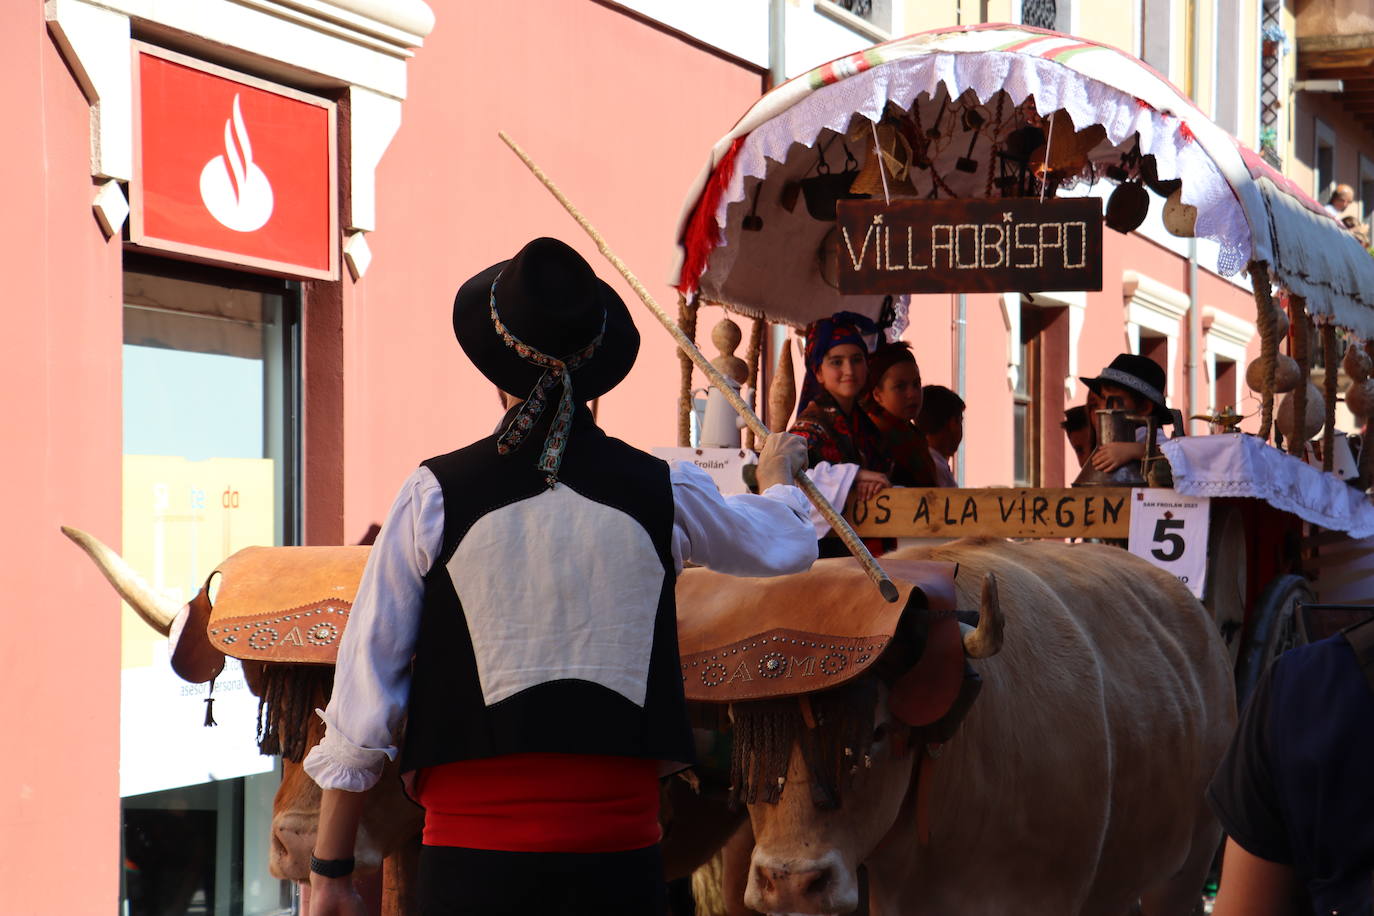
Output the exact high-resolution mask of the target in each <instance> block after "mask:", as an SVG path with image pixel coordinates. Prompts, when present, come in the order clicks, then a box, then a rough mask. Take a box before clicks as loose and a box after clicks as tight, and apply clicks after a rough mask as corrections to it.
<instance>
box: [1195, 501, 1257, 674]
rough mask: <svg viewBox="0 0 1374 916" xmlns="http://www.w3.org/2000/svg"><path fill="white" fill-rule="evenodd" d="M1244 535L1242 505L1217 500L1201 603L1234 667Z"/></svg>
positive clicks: (1240, 615) (1240, 610)
mask: <svg viewBox="0 0 1374 916" xmlns="http://www.w3.org/2000/svg"><path fill="white" fill-rule="evenodd" d="M1245 538H1246V532H1245V520H1244V519H1243V518H1242V517H1241V513H1240V509H1239V508H1237V507H1236V506H1234V505H1227V504H1226V503H1224V502H1222V501H1221V500H1214V501H1213V502H1212V524H1211V530H1210V534H1209V535H1208V538H1207V541H1208V543H1207V587H1206V590H1205V592H1204V594H1203V597H1202V604H1203V606H1204V607H1206V608H1207V610H1208V612H1209V613H1210V614H1211V615H1212V620H1213V621H1214V622H1215V623H1216V625H1217V631H1218V632H1220V633H1221V638H1222V641H1223V642H1225V643H1226V653H1227V654H1228V655H1229V656H1231V667H1232V668H1233V669H1234V668H1235V667H1236V661H1237V659H1239V657H1240V644H1241V636H1242V633H1241V631H1242V630H1243V629H1244V627H1245V582H1246V558H1245Z"/></svg>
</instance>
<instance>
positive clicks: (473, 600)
mask: <svg viewBox="0 0 1374 916" xmlns="http://www.w3.org/2000/svg"><path fill="white" fill-rule="evenodd" d="M453 326H454V331H455V333H456V334H457V337H458V341H459V343H460V344H461V345H462V347H463V350H464V352H465V353H466V354H467V355H468V357H469V358H470V359H471V360H472V361H473V363H474V364H475V365H476V366H477V368H478V369H480V370H481V371H482V373H483V374H484V375H485V376H486V377H487V378H489V379H490V380H491V381H492V382H494V383H495V384H496V385H497V387H499V388H500V389H501V391H502V392H504V393H505V394H506V399H507V400H508V401H513V402H514V405H513V406H511V407H510V409H509V410H508V412H507V414H506V416H505V418H504V419H503V421H502V423H501V426H500V428H499V429H498V431H497V432H496V434H494V435H492V436H489V437H487V438H485V439H482V440H480V441H478V442H475V443H473V444H472V445H469V446H467V447H466V448H462V449H459V450H458V451H456V452H451V453H449V454H447V455H441V456H439V457H437V458H431V459H430V460H428V461H425V462H424V463H423V464H421V466H420V467H419V468H418V469H417V470H416V471H415V473H414V474H412V475H411V477H410V479H409V480H407V481H406V483H405V484H404V486H403V487H402V488H401V492H400V495H399V496H398V497H397V499H396V502H395V504H394V505H393V507H392V509H391V513H390V515H389V516H388V518H387V520H386V523H385V524H384V525H383V526H382V531H381V534H380V535H379V537H378V539H377V542H376V545H375V546H374V547H373V550H372V553H371V556H370V558H369V560H368V566H367V571H366V573H365V574H364V577H363V581H362V583H361V585H360V586H359V591H358V596H357V601H356V602H355V604H354V607H353V610H352V614H351V617H350V621H349V626H348V628H347V629H346V630H345V632H344V636H343V637H342V638H341V640H340V645H339V656H338V667H337V670H336V674H335V682H334V691H333V695H332V697H331V699H330V702H329V707H328V709H327V710H326V711H324V712H323V713H322V715H323V717H324V719H325V721H326V723H327V724H328V731H327V733H326V736H325V738H324V740H323V741H322V742H321V743H320V744H319V745H318V746H317V747H315V748H314V749H313V750H312V751H311V752H310V754H309V755H308V756H307V757H306V760H305V769H306V771H307V772H308V773H309V774H310V775H311V777H312V778H314V779H315V781H316V782H317V783H319V785H320V786H321V787H322V788H323V789H324V790H325V791H324V796H323V800H322V803H321V810H320V821H319V832H318V837H317V841H316V847H315V856H314V858H312V860H311V871H312V872H313V873H314V874H313V876H312V880H311V888H312V909H311V912H312V916H315V914H321V913H325V914H332V913H356V912H361V909H360V907H361V903H360V901H359V900H358V898H357V895H356V893H354V892H353V890H352V886H351V883H350V882H349V879H348V877H347V876H348V874H349V872H350V871H351V869H352V864H353V863H352V854H353V845H354V841H355V836H356V832H357V823H358V818H359V815H360V813H361V809H362V805H363V796H362V794H361V793H362V792H363V791H365V790H367V789H368V788H370V787H371V786H372V785H373V784H375V783H376V781H377V779H378V776H379V774H380V772H381V770H382V767H383V765H384V764H385V762H386V761H387V759H388V758H391V759H394V758H395V757H396V755H397V752H398V751H397V746H396V745H397V743H398V742H397V739H396V737H395V735H396V734H397V733H398V731H399V728H400V726H401V724H402V721H403V720H404V724H405V741H404V747H403V748H402V749H400V751H399V754H400V767H401V771H402V773H403V774H404V777H405V779H406V782H407V787H408V788H409V790H410V791H411V794H412V796H413V797H415V798H416V799H417V800H418V801H419V802H420V803H421V805H423V806H424V808H425V828H424V843H425V845H424V848H423V850H422V853H421V859H420V896H421V899H422V904H423V907H422V910H423V912H424V913H426V914H468V913H472V914H476V913H482V914H493V913H511V914H515V913H520V914H528V913H550V914H555V913H556V914H565V913H566V914H571V913H577V914H581V913H588V914H590V913H597V914H626V916H630V914H633V916H641V914H652V913H658V912H662V910H663V907H664V895H663V886H662V876H661V866H660V863H659V857H658V845H657V844H658V832H659V831H658V822H657V810H658V779H659V777H660V776H661V775H663V774H664V773H668V772H672V771H673V770H675V769H680V768H681V767H683V766H685V765H687V764H689V763H691V761H692V759H693V746H692V745H693V743H692V734H691V729H690V728H689V726H688V722H687V716H686V708H685V702H684V699H683V690H682V677H681V673H680V671H679V667H678V650H677V630H676V613H675V607H674V603H673V585H674V581H675V579H676V576H677V574H678V572H680V571H681V569H682V565H683V563H684V562H686V561H688V560H691V561H693V562H696V563H700V564H702V565H706V566H711V567H713V568H715V569H718V570H720V571H723V572H726V573H733V574H737V575H746V576H767V575H780V574H783V573H790V572H799V571H802V570H805V569H807V568H808V567H809V566H810V565H811V563H812V561H813V560H814V559H815V557H816V541H815V536H814V534H813V532H812V528H811V524H810V521H809V518H810V513H809V507H808V506H807V504H806V502H805V499H804V497H803V496H802V495H801V492H800V491H799V490H797V489H796V488H794V487H792V486H791V480H792V479H793V475H794V474H796V473H797V472H798V471H800V470H801V469H803V468H805V466H806V450H805V447H804V446H803V445H802V443H801V441H800V440H799V439H797V438H796V437H793V436H786V435H774V436H771V437H769V440H768V442H767V444H766V445H765V447H764V449H763V452H762V454H761V456H760V459H759V466H758V481H759V488H760V491H761V493H762V495H759V496H752V495H750V496H736V497H731V498H730V499H728V500H727V499H725V498H723V497H722V496H721V495H720V493H719V491H718V490H717V489H716V488H715V485H714V484H713V483H711V481H710V478H709V477H708V476H707V475H706V474H705V472H703V471H701V470H700V469H698V468H696V467H695V466H694V465H691V464H686V463H684V464H679V465H675V466H672V467H670V466H669V465H667V464H665V463H664V462H662V461H660V460H658V459H656V458H653V457H651V456H649V455H647V454H645V453H643V452H641V451H638V450H637V449H634V448H632V447H630V446H628V445H626V444H625V443H623V442H620V441H619V440H616V439H612V438H610V437H609V436H607V435H606V434H605V433H603V432H602V431H601V429H600V428H599V427H598V426H597V425H596V423H595V421H594V420H593V418H592V415H591V412H590V411H589V410H588V409H587V407H586V401H588V400H590V399H591V398H595V397H598V396H599V395H602V394H604V393H606V392H607V391H610V390H611V389H612V388H613V387H615V385H616V384H617V383H618V382H620V380H621V379H623V378H624V377H625V375H626V373H628V372H629V370H630V367H631V365H632V364H633V363H634V359H635V355H636V352H637V351H638V347H639V335H638V333H637V331H636V330H635V327H634V323H633V321H632V320H631V319H630V316H629V313H628V311H627V310H626V308H625V305H624V303H623V302H622V301H621V300H620V297H619V296H617V295H616V294H615V292H614V291H613V290H612V289H611V288H610V287H609V286H607V285H606V284H605V283H603V282H602V281H601V280H599V279H598V278H597V277H596V274H595V273H594V272H593V271H592V269H591V267H590V265H588V264H587V262H586V261H585V260H583V259H582V257H581V256H580V255H578V254H577V253H576V252H575V251H573V250H572V249H571V248H569V247H568V246H567V245H565V244H563V243H562V242H559V241H556V240H553V239H536V240H535V241H533V242H530V243H529V244H528V245H526V246H525V247H524V248H523V249H521V250H520V252H519V253H518V254H516V255H515V257H513V258H511V259H510V260H509V261H503V262H501V263H499V264H495V265H493V266H491V267H489V268H487V269H486V270H484V271H482V272H481V273H479V274H477V275H476V276H475V277H473V278H472V279H470V280H468V281H467V282H466V283H464V284H463V286H462V288H461V289H459V291H458V295H457V297H456V299H455V300H454V308H453Z"/></svg>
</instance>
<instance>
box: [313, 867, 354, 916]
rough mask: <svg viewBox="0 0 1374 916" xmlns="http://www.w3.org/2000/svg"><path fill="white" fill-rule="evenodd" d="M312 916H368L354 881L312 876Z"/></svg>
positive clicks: (349, 878)
mask: <svg viewBox="0 0 1374 916" xmlns="http://www.w3.org/2000/svg"><path fill="white" fill-rule="evenodd" d="M306 912H308V913H309V914H310V916H367V907H366V906H364V905H363V898H362V897H361V896H359V894H358V889H357V888H355V887H354V886H353V879H352V878H351V877H348V878H326V877H324V876H323V875H315V874H312V875H311V876H310V908H309V909H308V910H307V911H306Z"/></svg>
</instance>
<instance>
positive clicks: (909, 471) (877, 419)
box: [861, 340, 939, 487]
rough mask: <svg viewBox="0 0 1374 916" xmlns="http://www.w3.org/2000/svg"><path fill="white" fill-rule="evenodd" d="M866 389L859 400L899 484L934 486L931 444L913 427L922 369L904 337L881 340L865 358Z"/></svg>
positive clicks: (919, 396)
mask: <svg viewBox="0 0 1374 916" xmlns="http://www.w3.org/2000/svg"><path fill="white" fill-rule="evenodd" d="M868 378H869V388H868V393H867V394H865V395H864V396H863V399H862V400H861V404H862V405H863V409H864V412H865V413H867V414H868V417H869V419H870V420H872V421H873V425H874V426H876V427H877V428H878V430H879V432H880V433H881V434H882V439H881V447H882V450H883V453H884V455H885V457H886V458H887V459H888V460H889V461H890V462H891V463H892V475H891V476H892V483H893V485H894V486H898V487H935V486H939V482H938V481H937V479H936V476H935V463H934V461H933V460H932V459H931V457H930V444H929V443H928V442H927V441H926V437H925V434H924V433H922V432H921V431H920V430H919V429H917V428H916V417H917V416H918V415H919V414H920V413H921V369H920V367H919V366H917V365H916V357H915V355H914V354H913V353H912V352H911V344H909V343H907V342H906V341H905V340H899V341H897V342H895V343H882V344H879V345H878V348H877V349H876V350H874V351H873V355H872V356H870V357H869V358H868Z"/></svg>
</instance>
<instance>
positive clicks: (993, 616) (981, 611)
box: [964, 573, 1006, 658]
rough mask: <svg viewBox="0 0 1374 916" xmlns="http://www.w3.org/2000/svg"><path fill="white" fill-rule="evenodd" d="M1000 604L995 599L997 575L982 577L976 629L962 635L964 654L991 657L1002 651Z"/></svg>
mask: <svg viewBox="0 0 1374 916" xmlns="http://www.w3.org/2000/svg"><path fill="white" fill-rule="evenodd" d="M1005 623H1006V620H1005V618H1003V617H1002V605H1001V603H1000V602H999V601H998V600H997V577H996V576H995V575H993V574H992V573H988V574H987V575H986V576H985V577H984V578H983V600H982V603H981V604H980V605H979V606H978V629H976V630H974V631H973V632H972V633H969V634H967V635H965V636H964V654H965V655H967V656H968V657H969V658H992V656H994V655H996V654H997V653H998V652H1001V651H1002V627H1003V625H1004V624H1005Z"/></svg>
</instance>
